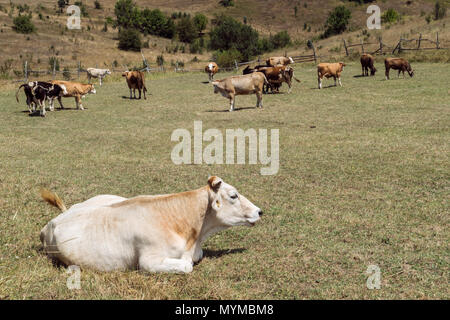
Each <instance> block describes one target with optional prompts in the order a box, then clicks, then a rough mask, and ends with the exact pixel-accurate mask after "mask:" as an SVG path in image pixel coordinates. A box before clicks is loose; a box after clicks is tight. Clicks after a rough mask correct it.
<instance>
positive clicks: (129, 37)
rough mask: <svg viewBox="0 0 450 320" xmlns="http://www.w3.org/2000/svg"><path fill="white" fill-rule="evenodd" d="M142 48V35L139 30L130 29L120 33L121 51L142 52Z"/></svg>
mask: <svg viewBox="0 0 450 320" xmlns="http://www.w3.org/2000/svg"><path fill="white" fill-rule="evenodd" d="M141 47H142V43H141V34H140V33H139V31H138V30H136V29H132V28H129V29H122V30H120V31H119V49H121V50H126V51H140V50H141Z"/></svg>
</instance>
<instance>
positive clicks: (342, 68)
mask: <svg viewBox="0 0 450 320" xmlns="http://www.w3.org/2000/svg"><path fill="white" fill-rule="evenodd" d="M339 64H340V65H341V71H342V70H344V67H345V66H346V64H345V63H343V62H339Z"/></svg>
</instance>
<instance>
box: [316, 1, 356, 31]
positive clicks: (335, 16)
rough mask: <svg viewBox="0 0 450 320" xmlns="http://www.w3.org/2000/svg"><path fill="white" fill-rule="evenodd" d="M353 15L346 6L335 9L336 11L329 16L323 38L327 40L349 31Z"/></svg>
mask: <svg viewBox="0 0 450 320" xmlns="http://www.w3.org/2000/svg"><path fill="white" fill-rule="evenodd" d="M351 15H352V14H351V12H350V10H349V9H347V8H346V7H345V6H338V7H336V8H334V10H333V11H332V12H330V14H329V15H328V19H327V21H326V23H325V33H324V34H323V37H324V38H327V37H330V36H332V35H336V34H341V33H342V32H344V31H345V30H347V26H348V23H349V21H350V18H351Z"/></svg>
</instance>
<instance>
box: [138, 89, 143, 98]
mask: <svg viewBox="0 0 450 320" xmlns="http://www.w3.org/2000/svg"><path fill="white" fill-rule="evenodd" d="M138 91H139V100H141V91H142V90H141V88H139V89H138Z"/></svg>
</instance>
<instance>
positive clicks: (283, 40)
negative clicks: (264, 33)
mask: <svg viewBox="0 0 450 320" xmlns="http://www.w3.org/2000/svg"><path fill="white" fill-rule="evenodd" d="M270 42H271V43H272V47H273V48H274V49H278V48H284V47H286V46H288V45H290V44H291V37H290V36H289V34H288V33H287V31H281V32H278V33H277V34H276V35H274V36H271V37H270Z"/></svg>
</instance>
